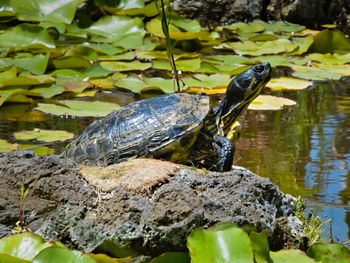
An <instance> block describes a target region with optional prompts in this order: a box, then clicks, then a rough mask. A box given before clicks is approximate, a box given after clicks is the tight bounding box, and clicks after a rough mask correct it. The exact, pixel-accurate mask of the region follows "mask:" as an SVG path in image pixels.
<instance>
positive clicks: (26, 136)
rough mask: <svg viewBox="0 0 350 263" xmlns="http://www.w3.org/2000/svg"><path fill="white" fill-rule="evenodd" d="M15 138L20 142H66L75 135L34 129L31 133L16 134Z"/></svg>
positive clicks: (20, 132) (21, 132)
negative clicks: (34, 140)
mask: <svg viewBox="0 0 350 263" xmlns="http://www.w3.org/2000/svg"><path fill="white" fill-rule="evenodd" d="M13 135H14V137H15V138H16V139H18V140H33V139H36V140H38V141H44V142H55V141H65V140H69V139H72V138H73V137H74V134H73V133H70V132H67V131H58V130H44V129H37V128H36V129H34V130H30V131H19V132H15V133H14V134H13Z"/></svg>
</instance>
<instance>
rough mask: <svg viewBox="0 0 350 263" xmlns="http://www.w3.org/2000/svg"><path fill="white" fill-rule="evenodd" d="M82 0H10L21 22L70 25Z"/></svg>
mask: <svg viewBox="0 0 350 263" xmlns="http://www.w3.org/2000/svg"><path fill="white" fill-rule="evenodd" d="M79 2H80V0H30V1H22V0H10V4H11V6H12V7H13V9H14V10H15V12H16V13H17V16H18V18H19V20H25V21H48V22H53V23H64V24H70V23H71V22H72V20H73V18H74V14H75V10H76V8H77V5H78V4H79Z"/></svg>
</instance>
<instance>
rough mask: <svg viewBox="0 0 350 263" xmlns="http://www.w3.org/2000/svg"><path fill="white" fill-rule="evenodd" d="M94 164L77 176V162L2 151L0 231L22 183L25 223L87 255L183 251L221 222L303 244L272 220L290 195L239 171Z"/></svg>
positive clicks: (13, 216)
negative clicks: (197, 234) (191, 238)
mask: <svg viewBox="0 0 350 263" xmlns="http://www.w3.org/2000/svg"><path fill="white" fill-rule="evenodd" d="M133 167H134V168H133ZM135 167H137V169H136V168H135ZM99 169H100V171H99V170H97V169H95V168H94V169H92V170H89V169H86V167H82V174H83V175H82V174H81V173H80V171H79V167H78V166H77V165H76V164H75V163H73V162H72V161H70V160H67V159H64V158H63V157H60V156H55V155H50V156H36V155H34V154H33V153H31V152H26V151H22V152H12V153H7V154H2V155H0V207H1V208H2V209H1V210H0V236H5V235H9V234H11V229H13V228H14V227H15V223H16V222H17V221H18V220H19V206H20V201H19V200H20V186H21V184H23V185H24V186H25V188H28V189H29V194H28V196H27V197H26V199H25V200H24V205H25V222H24V223H25V226H26V227H28V228H30V229H31V230H32V231H34V232H35V233H37V234H40V235H42V236H43V237H44V238H45V239H47V240H59V241H61V242H63V243H64V244H66V245H67V246H69V247H71V248H76V249H80V250H84V251H86V252H104V253H107V254H109V255H112V256H115V257H124V256H128V255H131V256H139V255H145V256H152V257H153V256H156V255H159V254H161V253H163V252H165V251H185V250H186V237H187V236H188V235H189V234H190V233H191V231H192V230H193V229H195V228H197V227H200V226H205V227H208V226H211V225H213V224H215V223H217V222H223V221H227V222H236V223H238V224H248V225H250V226H253V227H254V228H255V229H256V230H258V231H260V230H265V231H266V232H268V233H269V234H270V235H271V236H274V234H278V235H279V236H281V237H283V238H281V240H280V242H277V243H278V246H282V247H283V243H282V242H284V243H285V244H288V245H289V246H290V244H292V243H293V246H294V247H302V246H303V244H302V242H303V240H302V234H303V233H302V230H300V229H298V228H296V229H292V230H291V229H288V231H294V232H293V233H294V234H293V235H294V236H296V237H299V240H300V242H299V243H298V242H297V241H295V238H294V237H293V241H292V242H290V241H289V240H288V236H289V234H288V233H284V232H283V229H284V228H283V227H278V224H277V222H278V221H281V220H285V221H289V219H288V218H290V217H291V216H293V213H294V211H295V205H294V203H293V201H292V198H291V197H290V196H288V195H285V194H283V193H282V192H281V191H280V190H279V189H278V187H277V186H276V185H274V184H273V183H272V182H271V181H270V180H269V179H267V178H261V177H259V176H257V175H255V174H253V173H251V172H250V171H248V170H246V169H244V168H234V169H233V170H232V171H230V172H225V173H216V172H208V171H201V172H199V171H198V170H196V169H194V168H193V169H191V168H189V167H185V166H182V165H177V164H172V163H168V162H163V161H159V160H148V159H137V160H132V161H129V162H125V163H121V164H117V165H113V166H110V167H107V168H99ZM120 171H123V172H122V173H120ZM150 171H151V174H150ZM129 172H130V173H129ZM150 175H151V176H150ZM128 176H129V177H130V182H135V183H130V182H128V180H127V179H128ZM138 176H141V177H140V178H141V179H140V180H141V181H142V183H140V182H138V180H137V178H138ZM88 182H89V183H88ZM143 183H144V184H145V187H143V186H142V185H143ZM289 225H290V226H291V227H293V224H289ZM277 231H278V233H277ZM289 233H290V232H289ZM271 244H273V243H272V242H271Z"/></svg>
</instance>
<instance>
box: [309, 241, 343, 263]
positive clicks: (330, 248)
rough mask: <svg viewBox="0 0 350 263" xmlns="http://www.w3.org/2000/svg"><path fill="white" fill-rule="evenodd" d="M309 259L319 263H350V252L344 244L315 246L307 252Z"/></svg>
mask: <svg viewBox="0 0 350 263" xmlns="http://www.w3.org/2000/svg"><path fill="white" fill-rule="evenodd" d="M306 253H307V255H308V256H309V257H312V258H314V259H315V260H316V261H317V262H319V261H322V262H324V263H338V262H350V250H349V249H348V248H346V247H344V246H343V245H342V244H336V243H333V244H332V243H329V244H314V245H313V246H312V247H310V248H309V249H308V251H307V252H306Z"/></svg>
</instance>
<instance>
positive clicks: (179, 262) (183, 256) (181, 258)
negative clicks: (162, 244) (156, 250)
mask: <svg viewBox="0 0 350 263" xmlns="http://www.w3.org/2000/svg"><path fill="white" fill-rule="evenodd" d="M190 262H191V259H190V257H189V255H188V254H187V253H184V252H167V253H164V254H162V255H160V256H158V257H156V258H154V259H153V260H152V261H151V263H190Z"/></svg>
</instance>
